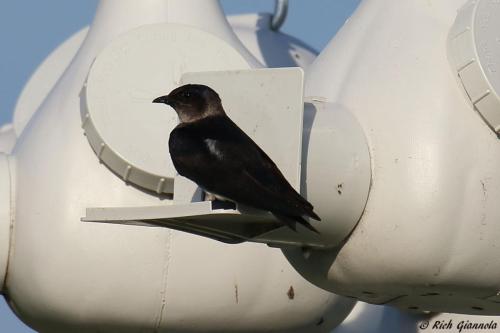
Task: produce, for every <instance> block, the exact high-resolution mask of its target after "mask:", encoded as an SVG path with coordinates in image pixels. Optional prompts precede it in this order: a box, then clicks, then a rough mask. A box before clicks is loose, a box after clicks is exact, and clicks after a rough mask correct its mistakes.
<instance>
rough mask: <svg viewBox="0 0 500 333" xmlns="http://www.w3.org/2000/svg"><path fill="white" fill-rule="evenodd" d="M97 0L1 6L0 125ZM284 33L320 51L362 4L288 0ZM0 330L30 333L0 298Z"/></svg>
mask: <svg viewBox="0 0 500 333" xmlns="http://www.w3.org/2000/svg"><path fill="white" fill-rule="evenodd" d="M97 2H98V1H97V0H79V1H77V0H72V1H68V0H16V1H2V2H1V4H0V41H1V42H2V45H3V46H2V48H1V52H0V124H3V123H6V122H10V121H11V119H12V111H13V109H14V106H15V103H16V100H17V97H18V95H19V93H20V92H21V90H22V88H23V86H24V84H25V83H26V82H27V80H28V79H29V78H30V76H31V73H32V72H33V71H34V70H35V69H36V68H37V66H38V65H39V64H40V63H41V62H42V61H43V60H44V59H45V57H47V55H48V54H49V53H50V52H51V51H52V50H53V49H54V48H56V47H57V46H58V45H59V44H60V43H61V42H62V41H64V40H65V39H67V38H68V37H70V36H71V35H72V34H73V33H75V32H76V31H78V30H80V29H81V28H82V27H84V26H85V25H88V24H89V23H90V22H91V20H92V18H93V15H94V11H95V8H96V6H97ZM221 2H222V4H223V6H224V10H225V11H226V13H227V14H236V13H249V12H272V11H273V9H274V1H273V0H251V1H250V0H222V1H221ZM289 2H290V5H289V12H288V17H287V20H286V22H285V24H284V25H283V27H282V29H281V30H282V31H283V32H285V33H287V34H290V35H292V36H294V37H297V38H299V39H301V40H302V41H304V42H306V43H307V44H309V45H310V46H312V47H313V48H315V49H316V50H318V51H321V50H322V49H323V47H324V46H325V45H326V44H327V43H328V41H329V40H330V38H331V37H332V36H333V35H334V34H335V32H336V31H337V30H338V29H339V28H340V27H341V26H342V24H343V23H344V21H345V20H346V19H347V18H348V17H349V16H350V14H351V13H352V12H353V10H354V9H355V8H356V6H357V5H358V4H359V2H360V0H314V1H311V0H290V1H289ZM0 332H8V333H27V332H34V331H33V330H31V329H29V328H28V327H27V326H26V325H24V324H23V323H22V322H21V321H20V320H19V319H17V318H16V317H15V315H14V314H13V313H12V311H11V310H10V309H9V308H8V306H7V305H6V304H5V302H4V299H3V297H2V298H0Z"/></svg>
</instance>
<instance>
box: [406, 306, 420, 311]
mask: <svg viewBox="0 0 500 333" xmlns="http://www.w3.org/2000/svg"><path fill="white" fill-rule="evenodd" d="M408 309H409V310H418V306H409V307H408Z"/></svg>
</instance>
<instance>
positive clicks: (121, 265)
mask: <svg viewBox="0 0 500 333" xmlns="http://www.w3.org/2000/svg"><path fill="white" fill-rule="evenodd" d="M220 17H222V18H224V16H223V15H222V11H221V10H220V6H219V4H218V2H217V1H208V0H204V1H203V2H201V1H199V0H196V1H187V0H182V1H164V0H162V1H160V0H145V1H137V0H106V1H103V2H101V3H100V5H99V9H98V13H97V15H96V19H95V20H94V22H93V24H92V27H91V29H90V30H89V33H88V36H87V38H86V40H85V42H84V43H83V44H82V47H81V48H80V50H79V51H78V54H77V55H76V57H75V59H74V60H73V61H72V63H71V65H70V66H69V68H68V69H67V70H66V71H65V73H64V75H63V76H62V77H61V79H60V81H59V82H58V83H57V84H56V86H55V87H54V89H53V90H52V91H51V93H50V94H49V95H48V96H47V98H46V100H45V102H44V103H43V105H42V107H41V108H40V109H39V110H38V112H36V114H35V115H34V116H33V118H32V119H31V121H30V125H29V126H28V127H26V128H25V130H24V131H23V133H22V135H21V137H20V138H19V141H18V142H17V144H16V148H15V150H14V155H15V158H16V165H17V167H16V175H17V176H16V177H15V179H16V191H17V195H16V205H15V211H13V213H14V216H15V223H14V225H13V227H14V233H13V242H12V251H11V257H10V262H9V274H8V276H7V281H6V288H7V292H8V295H9V299H8V300H9V302H10V305H11V307H12V308H13V309H15V311H16V312H17V314H18V315H19V316H20V317H21V318H22V319H23V321H24V322H25V323H27V324H28V325H30V326H31V327H33V328H34V329H35V330H37V331H41V332H51V333H56V332H64V333H67V332H95V331H101V332H123V333H128V332H137V331H142V332H161V331H169V332H176V331H177V332H179V331H184V332H186V331H191V332H195V331H202V332H207V331H212V332H231V331H235V330H244V331H247V332H248V331H251V332H260V331H264V332H266V331H270V330H273V331H276V332H304V331H307V332H327V331H330V330H331V329H332V328H333V327H335V326H336V325H337V324H338V323H339V322H340V321H342V320H343V318H345V316H346V315H347V313H348V312H349V311H350V309H351V308H352V306H353V303H354V302H353V301H352V300H350V299H345V298H343V297H338V296H336V295H333V294H331V293H329V292H326V291H324V290H321V289H319V288H317V287H315V286H313V285H312V284H311V283H309V282H307V281H306V280H305V279H303V278H302V277H301V276H300V275H299V274H297V272H296V271H295V270H294V269H293V268H292V267H291V266H290V264H289V263H288V262H287V261H286V260H285V259H284V258H283V256H282V254H281V252H280V251H279V250H277V249H270V248H268V247H267V246H265V245H261V244H242V245H237V246H229V245H224V244H221V243H219V242H215V241H212V240H208V239H205V238H202V237H198V236H193V235H189V234H187V233H183V232H176V231H172V230H168V229H165V228H139V227H137V226H124V225H109V224H97V223H82V222H81V221H80V218H81V217H82V216H83V215H84V214H85V208H86V207H98V206H111V207H113V206H136V205H142V206H147V205H160V204H165V205H169V204H171V203H172V202H171V201H170V200H167V199H160V198H159V197H158V196H157V195H152V194H150V193H148V192H145V191H141V190H138V189H137V188H136V187H134V186H127V185H126V184H125V183H124V182H123V181H122V180H121V179H120V178H118V177H116V176H115V175H114V174H113V173H112V172H110V170H109V169H107V168H106V167H105V166H104V165H102V164H99V163H98V161H97V159H96V156H95V154H94V152H93V151H92V149H91V148H90V147H89V144H88V142H87V139H86V138H85V137H84V136H83V135H82V129H81V118H80V99H79V94H80V92H81V89H82V86H83V83H84V81H85V79H86V77H87V75H88V71H89V68H90V66H91V64H92V62H93V61H94V59H95V58H96V56H97V55H98V53H99V52H100V51H101V50H102V49H103V48H104V47H105V46H106V45H108V43H109V42H110V41H111V40H113V39H114V38H116V37H117V36H119V35H121V34H123V33H125V32H127V31H129V30H130V29H133V28H136V27H138V26H142V25H145V24H153V23H160V22H165V21H167V22H173V21H175V22H178V23H181V22H183V23H185V24H188V25H191V26H196V27H199V28H201V29H203V30H205V31H210V32H211V33H214V34H216V35H218V36H220V37H221V38H222V39H224V40H226V41H227V42H228V43H232V42H231V38H230V36H232V35H233V32H232V31H231V30H230V29H229V30H228V31H227V30H224V29H226V28H227V27H228V25H227V22H225V20H222V21H220ZM225 36H226V37H227V38H226V37H225ZM238 43H239V42H238ZM232 45H233V47H235V48H237V49H238V47H239V46H238V45H237V43H236V42H235V43H234V44H232ZM162 112H163V113H168V111H167V110H162ZM167 134H168V133H167ZM34 166H36V167H34ZM290 287H293V288H292V289H293V297H291V296H289V295H292V293H290V292H289V291H290ZM322 317H323V320H322V321H321V318H322ZM320 322H321V323H320ZM318 323H320V324H319V325H317V324H318Z"/></svg>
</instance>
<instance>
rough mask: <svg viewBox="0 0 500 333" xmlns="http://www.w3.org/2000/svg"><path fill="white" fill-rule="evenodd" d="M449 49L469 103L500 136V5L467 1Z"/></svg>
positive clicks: (484, 0)
mask: <svg viewBox="0 0 500 333" xmlns="http://www.w3.org/2000/svg"><path fill="white" fill-rule="evenodd" d="M448 49H449V53H450V60H451V62H452V67H453V70H454V71H456V73H457V75H458V78H459V79H460V82H461V83H462V85H463V87H464V89H465V91H466V93H467V96H468V97H469V99H470V101H471V102H472V104H473V105H474V107H475V108H476V109H477V111H479V113H480V114H481V116H482V117H483V119H484V120H485V121H486V123H487V124H488V125H489V126H490V127H491V128H492V129H493V130H494V131H495V132H496V133H497V134H500V2H498V1H496V0H469V1H468V2H467V3H466V4H465V5H464V6H463V7H462V8H461V9H460V10H459V11H458V15H457V18H456V19H455V23H454V24H453V27H452V28H451V31H450V35H449V37H448Z"/></svg>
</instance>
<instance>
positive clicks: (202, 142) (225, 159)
mask: <svg viewBox="0 0 500 333" xmlns="http://www.w3.org/2000/svg"><path fill="white" fill-rule="evenodd" d="M169 145H170V150H171V155H172V160H173V161H174V165H175V167H176V169H177V171H178V172H179V173H180V174H181V175H183V176H185V177H187V178H190V179H192V180H193V181H195V182H196V183H197V184H198V185H200V186H201V187H203V188H204V189H206V190H207V191H209V192H213V193H215V194H219V195H221V196H224V197H227V198H228V199H231V200H234V201H236V202H239V203H242V204H246V205H249V206H253V207H255V208H260V209H264V210H268V211H271V212H276V213H279V214H285V215H295V216H301V215H307V216H311V217H313V218H318V217H317V215H316V214H315V213H314V212H313V207H312V205H311V204H310V203H309V202H307V201H306V200H305V199H304V198H302V197H301V196H300V195H299V194H298V193H297V192H296V191H295V190H294V189H293V188H292V186H291V185H290V184H289V183H288V181H287V180H286V179H285V177H284V176H283V174H282V173H281V172H280V171H279V169H278V168H277V167H276V165H275V164H274V162H273V161H272V160H271V159H270V158H269V157H268V156H267V154H266V153H265V152H264V151H263V150H262V149H260V148H259V147H258V146H257V144H255V143H254V142H253V140H252V139H251V138H250V137H248V136H247V135H246V134H245V133H244V132H243V131H242V130H241V129H240V128H239V127H238V126H236V125H235V124H234V123H233V122H232V121H231V120H230V119H229V118H227V117H210V119H209V118H207V119H204V120H203V121H199V122H197V123H196V124H189V125H186V126H183V127H180V128H177V129H176V130H174V131H173V132H172V134H171V137H170V143H169ZM181 151H182V152H183V153H181ZM188 152H190V153H188Z"/></svg>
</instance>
